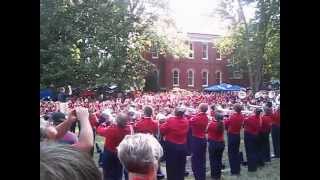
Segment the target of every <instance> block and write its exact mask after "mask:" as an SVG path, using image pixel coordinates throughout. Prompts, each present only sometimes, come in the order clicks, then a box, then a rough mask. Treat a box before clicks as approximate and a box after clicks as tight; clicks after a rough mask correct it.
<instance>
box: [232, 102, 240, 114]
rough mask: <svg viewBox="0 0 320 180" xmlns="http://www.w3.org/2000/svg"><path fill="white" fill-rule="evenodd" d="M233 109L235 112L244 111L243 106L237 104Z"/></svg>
mask: <svg viewBox="0 0 320 180" xmlns="http://www.w3.org/2000/svg"><path fill="white" fill-rule="evenodd" d="M233 109H234V111H235V112H237V113H241V111H242V106H241V105H240V104H239V103H236V104H235V105H234V106H233Z"/></svg>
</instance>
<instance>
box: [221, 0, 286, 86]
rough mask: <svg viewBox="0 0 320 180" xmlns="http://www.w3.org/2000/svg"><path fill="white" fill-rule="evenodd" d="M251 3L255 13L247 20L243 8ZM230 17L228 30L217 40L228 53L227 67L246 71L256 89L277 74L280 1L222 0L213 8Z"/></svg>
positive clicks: (276, 76) (225, 17) (278, 66)
mask: <svg viewBox="0 0 320 180" xmlns="http://www.w3.org/2000/svg"><path fill="white" fill-rule="evenodd" d="M252 3H254V4H255V5H256V11H255V17H254V18H253V19H250V20H248V19H247V17H245V13H244V8H245V7H246V6H248V5H251V4H252ZM216 13H217V14H219V15H220V16H221V17H222V18H224V19H229V20H230V19H231V28H230V29H231V31H230V34H228V35H227V36H226V37H224V38H223V39H222V40H221V41H220V42H219V43H218V45H217V46H218V49H219V50H220V51H221V53H222V54H225V55H228V56H230V59H232V61H230V63H231V64H230V67H236V68H240V69H241V71H242V72H245V73H248V75H249V80H250V86H251V87H253V89H254V90H258V89H259V88H260V87H261V85H262V83H263V81H264V80H270V79H271V78H275V79H279V78H280V1H279V0H236V1H235V0H222V2H221V5H220V7H219V9H217V10H216Z"/></svg>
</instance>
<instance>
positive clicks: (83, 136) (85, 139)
mask: <svg viewBox="0 0 320 180" xmlns="http://www.w3.org/2000/svg"><path fill="white" fill-rule="evenodd" d="M76 113H77V117H78V119H79V121H80V126H81V130H80V135H79V141H78V142H77V143H76V144H73V145H72V146H74V147H76V148H78V149H80V150H82V151H85V152H90V150H91V148H92V147H93V132H92V128H91V125H90V122H89V112H88V109H87V108H83V107H80V108H78V109H77V110H76Z"/></svg>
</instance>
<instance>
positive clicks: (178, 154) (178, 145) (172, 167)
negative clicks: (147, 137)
mask: <svg viewBox="0 0 320 180" xmlns="http://www.w3.org/2000/svg"><path fill="white" fill-rule="evenodd" d="M184 112H185V110H184V108H181V107H177V108H176V109H175V113H174V114H175V116H174V117H170V118H168V119H167V121H166V122H165V123H163V124H161V125H160V132H161V134H162V135H163V136H164V138H165V152H166V171H167V179H168V180H183V179H184V170H185V164H186V154H187V133H188V129H189V122H188V121H187V120H186V119H185V118H184V117H183V114H184Z"/></svg>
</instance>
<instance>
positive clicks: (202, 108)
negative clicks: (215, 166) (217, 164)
mask: <svg viewBox="0 0 320 180" xmlns="http://www.w3.org/2000/svg"><path fill="white" fill-rule="evenodd" d="M207 110H208V104H206V103H201V104H200V105H199V113H198V114H197V115H195V116H194V117H193V118H192V119H191V120H190V121H189V123H190V127H191V131H192V138H191V153H192V155H191V165H192V171H193V174H194V177H195V180H205V179H206V149H207V140H206V137H205V134H206V128H207V125H208V122H209V119H208V116H207V114H206V112H207Z"/></svg>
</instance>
